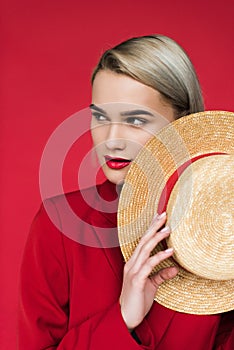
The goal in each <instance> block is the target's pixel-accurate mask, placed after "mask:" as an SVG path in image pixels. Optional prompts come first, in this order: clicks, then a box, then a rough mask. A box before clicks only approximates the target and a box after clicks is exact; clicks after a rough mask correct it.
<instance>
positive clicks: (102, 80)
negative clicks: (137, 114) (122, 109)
mask: <svg viewBox="0 0 234 350" xmlns="http://www.w3.org/2000/svg"><path fill="white" fill-rule="evenodd" d="M151 99H157V100H160V99H161V94H160V93H159V92H158V91H157V90H155V89H153V88H151V87H149V86H147V85H144V84H142V83H140V82H138V81H136V80H134V79H132V78H130V77H128V76H126V75H123V74H117V73H114V72H111V71H107V70H106V71H105V70H103V71H99V72H98V73H97V75H96V77H95V79H94V82H93V89H92V103H95V104H103V103H110V102H126V103H132V104H137V105H145V104H149V103H150V100H151Z"/></svg>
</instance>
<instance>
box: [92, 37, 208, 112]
mask: <svg viewBox="0 0 234 350" xmlns="http://www.w3.org/2000/svg"><path fill="white" fill-rule="evenodd" d="M100 70H111V71H113V72H116V73H118V74H125V75H127V76H129V77H131V78H133V79H135V80H137V81H139V82H141V83H142V84H144V85H147V86H150V87H152V88H153V89H155V90H157V91H159V92H160V93H161V95H162V96H163V97H164V99H165V100H166V101H168V102H169V103H170V104H171V105H172V106H173V108H174V110H175V112H176V118H179V117H182V116H184V115H187V114H191V113H196V112H200V111H203V110H204V103H203V97H202V93H201V88H200V84H199V81H198V78H197V74H196V72H195V69H194V67H193V64H192V62H191V61H190V59H189V57H188V55H187V54H186V53H185V51H184V50H183V49H182V47H181V46H180V45H178V44H177V43H176V42H175V41H174V40H173V39H171V38H169V37H166V36H163V35H149V36H141V37H136V38H131V39H129V40H126V41H124V42H122V43H120V44H119V45H117V46H115V47H113V48H111V49H109V50H107V51H105V52H104V54H103V55H102V56H101V58H100V60H99V62H98V64H97V66H96V68H95V69H94V72H93V74H92V82H93V81H94V79H95V76H96V74H97V73H98V72H99V71H100Z"/></svg>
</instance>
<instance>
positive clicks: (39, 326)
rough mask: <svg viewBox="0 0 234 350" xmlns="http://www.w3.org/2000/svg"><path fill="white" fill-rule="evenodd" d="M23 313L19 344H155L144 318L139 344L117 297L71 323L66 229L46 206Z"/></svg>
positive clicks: (31, 245)
mask: <svg viewBox="0 0 234 350" xmlns="http://www.w3.org/2000/svg"><path fill="white" fill-rule="evenodd" d="M47 205H48V203H47ZM51 205H52V206H53V204H51ZM54 211H55V212H54V214H55V215H57V214H56V210H55V209H54ZM81 302H82V301H81ZM77 312H79V310H77ZM18 314H19V317H18V320H19V322H18V349H19V350H25V349H27V350H43V349H47V350H52V349H53V350H55V349H57V350H88V349H89V350H90V349H92V350H100V349H102V350H110V349H112V350H115V349H116V350H117V349H118V350H119V349H121V350H124V349H131V350H139V349H149V350H151V349H154V344H153V335H152V332H151V330H150V327H149V326H148V324H147V321H145V322H143V324H142V329H143V330H145V331H144V332H143V333H144V339H143V340H142V339H141V341H142V343H143V344H142V345H139V344H138V343H137V341H136V340H135V339H134V338H133V337H132V336H131V334H130V333H129V332H128V330H127V327H126V325H125V323H124V321H123V319H122V316H121V312H120V306H119V303H118V302H117V301H116V303H114V304H113V305H109V307H107V308H106V309H105V310H103V311H102V312H99V313H94V314H93V315H92V316H90V317H89V318H87V319H85V320H84V321H83V322H81V323H80V324H77V325H75V326H74V327H72V328H70V327H69V274H68V266H67V261H66V254H65V251H64V243H63V235H62V234H61V233H60V232H59V230H58V229H57V228H56V227H55V226H54V225H53V224H52V222H51V221H50V219H49V218H48V215H47V214H46V211H45V209H44V207H43V206H41V208H40V210H39V212H38V214H37V215H36V217H35V219H34V221H33V223H32V226H31V230H30V233H29V236H28V239H27V242H26V246H25V250H24V254H23V260H22V264H21V270H20V290H19V313H18Z"/></svg>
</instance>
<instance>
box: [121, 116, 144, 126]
mask: <svg viewBox="0 0 234 350" xmlns="http://www.w3.org/2000/svg"><path fill="white" fill-rule="evenodd" d="M147 122H148V120H147V119H144V118H140V117H128V118H127V119H126V123H127V124H131V125H133V126H143V125H145V124H147Z"/></svg>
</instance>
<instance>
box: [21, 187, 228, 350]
mask: <svg viewBox="0 0 234 350" xmlns="http://www.w3.org/2000/svg"><path fill="white" fill-rule="evenodd" d="M97 189H98V192H96V188H90V189H87V190H85V191H84V194H85V195H84V196H83V195H82V194H81V192H79V191H77V192H74V193H71V194H68V195H67V196H66V199H67V201H68V202H69V204H70V206H71V208H72V209H73V210H74V212H75V214H76V215H78V213H79V217H80V218H81V220H80V224H79V225H78V224H77V222H74V223H73V224H71V225H73V228H72V230H73V231H74V232H76V234H77V236H75V235H74V232H73V233H72V236H70V237H67V235H65V234H64V233H61V232H60V230H59V229H58V228H57V227H56V226H59V227H60V228H61V231H63V232H64V227H65V226H66V225H69V224H70V222H71V221H72V220H70V219H69V215H67V213H66V209H65V208H64V201H63V199H64V198H65V197H63V196H59V197H56V198H53V199H51V200H48V201H47V202H46V208H47V210H48V208H50V216H51V215H52V216H53V221H54V222H55V221H56V225H54V224H53V223H52V222H51V220H50V218H49V217H48V215H47V212H46V210H45V208H44V207H43V206H42V207H41V208H40V210H39V212H38V214H37V215H36V217H35V219H34V221H33V224H32V227H31V231H30V234H29V237H28V240H27V244H26V247H25V251H24V257H23V262H22V266H21V281H20V305H19V327H18V333H19V337H18V344H19V346H18V349H20V350H39V349H40V350H41V349H47V350H49V349H58V350H62V349H63V350H65V349H66V350H88V349H89V350H91V349H92V350H125V349H128V350H140V349H152V350H211V349H216V350H233V349H234V329H233V328H234V316H233V312H229V313H226V314H224V315H222V316H220V315H211V316H210V315H209V316H199V315H188V314H183V313H179V312H175V311H172V310H169V309H167V308H165V307H163V306H161V305H159V304H158V303H156V302H154V304H153V306H152V308H151V310H150V311H149V313H148V315H147V316H146V317H145V319H144V321H143V322H142V323H141V324H140V325H139V326H138V327H137V328H136V330H135V333H136V335H137V337H138V338H139V341H140V343H141V344H139V342H137V341H136V340H135V339H134V338H133V336H132V335H131V334H130V333H129V332H128V330H127V327H126V325H125V324H124V322H123V319H122V317H121V312H120V306H119V302H118V300H119V296H120V292H121V285H122V273H123V266H124V261H123V257H122V254H121V251H120V248H119V247H118V246H117V232H116V209H117V201H115V202H113V200H114V199H116V192H115V186H114V185H113V184H111V183H109V182H108V181H107V182H105V183H104V184H103V185H100V186H98V187H97ZM103 198H104V199H105V201H103V200H102V199H103ZM113 203H114V204H113ZM51 213H52V214H51ZM84 222H86V223H84ZM78 226H79V227H78ZM103 227H104V228H108V229H109V232H110V234H109V237H108V235H106V231H107V230H105V234H104V235H102V228H103ZM87 237H88V238H87ZM84 240H87V241H84ZM109 240H110V241H109ZM78 242H82V243H86V245H85V244H82V243H78ZM110 242H111V243H110ZM87 244H89V246H88V245H87ZM110 244H112V246H114V245H116V246H115V247H112V248H108V245H110ZM90 245H92V246H93V247H92V246H90ZM97 246H99V247H97Z"/></svg>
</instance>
